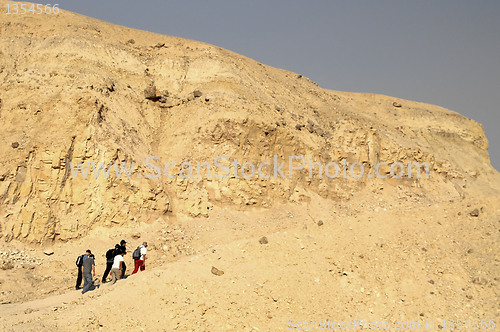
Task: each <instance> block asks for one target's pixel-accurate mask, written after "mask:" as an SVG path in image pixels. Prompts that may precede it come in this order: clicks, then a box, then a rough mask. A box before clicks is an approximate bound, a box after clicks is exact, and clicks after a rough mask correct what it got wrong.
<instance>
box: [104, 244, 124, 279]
mask: <svg viewBox="0 0 500 332" xmlns="http://www.w3.org/2000/svg"><path fill="white" fill-rule="evenodd" d="M119 250H120V245H119V244H117V245H115V247H114V248H113V249H109V250H108V251H107V252H106V270H105V271H104V275H103V276H102V283H103V284H104V283H105V282H106V278H107V277H108V274H109V272H110V271H111V268H112V267H113V261H114V259H115V256H116V255H118V253H119Z"/></svg>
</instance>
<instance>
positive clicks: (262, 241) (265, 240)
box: [259, 236, 269, 244]
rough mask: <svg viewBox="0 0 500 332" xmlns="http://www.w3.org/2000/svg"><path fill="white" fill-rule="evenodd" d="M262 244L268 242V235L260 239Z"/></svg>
mask: <svg viewBox="0 0 500 332" xmlns="http://www.w3.org/2000/svg"><path fill="white" fill-rule="evenodd" d="M259 243H260V244H268V243H269V241H268V240H267V237H265V236H263V237H261V238H260V239H259Z"/></svg>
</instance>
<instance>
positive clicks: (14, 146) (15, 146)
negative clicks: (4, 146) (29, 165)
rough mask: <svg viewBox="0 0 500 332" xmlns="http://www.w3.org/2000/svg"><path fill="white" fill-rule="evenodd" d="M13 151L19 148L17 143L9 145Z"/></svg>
mask: <svg viewBox="0 0 500 332" xmlns="http://www.w3.org/2000/svg"><path fill="white" fill-rule="evenodd" d="M11 146H12V148H13V149H17V148H18V147H19V142H14V143H12V144H11Z"/></svg>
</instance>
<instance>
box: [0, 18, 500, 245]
mask: <svg viewBox="0 0 500 332" xmlns="http://www.w3.org/2000/svg"><path fill="white" fill-rule="evenodd" d="M0 35H1V36H2V38H1V39H0V81H1V82H2V84H1V86H0V126H1V128H2V130H1V133H0V135H1V137H2V142H3V145H2V147H1V149H0V197H1V201H0V212H1V219H0V220H1V224H0V226H1V234H2V235H3V236H4V237H5V239H7V240H11V239H14V238H16V239H20V240H24V241H27V242H40V243H44V242H50V241H54V240H69V239H72V238H77V237H80V236H83V235H85V234H87V233H88V231H89V230H91V229H92V228H93V227H95V226H97V225H107V226H112V225H121V224H126V223H134V222H136V221H148V220H156V219H157V218H158V217H160V216H163V217H164V218H167V219H168V217H169V216H173V215H176V214H179V213H183V214H189V215H192V216H206V215H208V214H209V213H210V210H211V208H212V207H213V206H214V205H221V206H222V205H224V206H228V207H230V208H235V209H245V208H248V207H269V206H272V205H273V204H281V203H290V204H295V203H298V204H300V203H303V202H307V201H309V200H310V199H311V197H312V196H314V195H320V196H322V197H324V198H329V199H332V200H348V199H350V198H351V197H353V196H354V195H356V194H359V193H369V192H373V191H379V190H382V189H383V188H388V189H386V190H387V191H388V192H389V193H390V195H388V196H387V199H390V198H391V195H395V194H397V195H399V197H408V198H409V197H412V198H413V199H414V198H415V197H417V198H418V199H417V201H416V202H418V201H426V202H427V201H428V202H430V201H434V202H435V201H441V200H444V201H449V200H458V199H462V198H463V197H465V196H466V195H498V192H499V183H500V180H499V175H498V173H497V172H496V171H494V170H493V169H492V167H491V165H490V163H489V158H488V152H487V148H488V142H487V140H486V138H485V136H484V133H483V129H482V127H481V125H479V124H477V123H475V122H474V121H472V120H469V119H466V118H464V117H463V116H460V115H459V114H456V113H454V112H451V111H448V110H445V109H442V108H440V107H436V106H432V105H427V104H422V103H416V102H411V101H406V100H400V99H396V98H391V97H386V96H380V95H372V94H355V93H345V92H336V91H329V90H324V89H321V88H319V87H318V86H317V85H316V84H315V83H314V82H312V81H310V80H309V79H307V78H305V77H302V76H301V75H297V74H294V73H291V72H287V71H284V70H279V69H275V68H271V67H268V66H265V65H262V64H260V63H257V62H255V61H253V60H251V59H248V58H245V57H243V56H240V55H237V54H234V53H232V52H229V51H226V50H223V49H220V48H218V47H214V46H211V45H207V44H203V43H199V42H194V41H188V40H183V39H179V38H173V37H168V36H162V35H158V34H152V33H147V32H142V31H136V30H131V29H127V28H124V27H119V26H115V25H111V24H108V23H103V22H100V21H96V20H93V19H90V18H86V17H83V16H79V15H75V14H72V13H67V12H63V13H62V14H61V15H58V16H52V17H50V18H49V17H41V16H26V17H11V18H10V21H8V22H7V21H5V19H4V18H0ZM150 156H155V157H158V159H155V160H153V161H151V162H150V163H151V164H154V165H157V166H158V167H161V170H162V173H163V175H162V176H160V177H158V178H148V176H147V175H151V174H153V173H155V171H154V169H153V168H152V167H150V166H148V165H147V164H146V163H145V162H146V160H147V158H148V157H150ZM217 156H225V157H228V158H229V160H227V161H223V162H221V164H224V162H227V163H226V164H225V165H227V166H229V165H230V163H232V162H233V161H234V159H238V161H239V162H240V163H244V162H251V163H253V164H254V165H256V166H257V165H259V164H260V163H263V162H270V163H271V166H270V167H271V168H268V169H267V171H266V172H265V173H266V174H267V175H271V177H270V178H263V177H259V176H257V175H255V176H252V177H249V178H244V177H243V176H241V173H239V177H236V176H234V175H233V176H228V177H225V178H215V177H213V176H212V177H211V178H207V176H205V175H203V172H202V176H201V177H200V178H186V179H182V178H180V177H176V178H169V177H167V176H165V174H164V173H165V172H164V167H163V166H165V165H166V164H167V163H168V162H173V163H175V165H173V164H171V165H169V168H168V171H169V174H176V173H177V174H178V173H179V172H182V169H183V168H184V166H183V165H182V164H181V163H182V162H190V163H192V164H194V165H196V162H208V163H209V164H212V165H214V159H215V158H216V157H217ZM275 156H276V157H275ZM290 156H303V157H304V158H306V160H307V159H308V158H309V156H311V158H312V160H313V161H314V162H321V163H322V164H323V165H326V164H327V163H328V162H337V163H338V164H339V165H341V161H342V160H343V159H345V160H346V161H347V162H349V163H353V162H359V163H362V164H363V166H364V168H365V172H364V176H363V177H361V178H353V177H352V176H351V177H349V178H344V177H343V176H342V174H340V175H339V176H338V177H337V178H335V179H329V178H327V177H326V176H325V175H323V177H322V178H320V177H319V174H318V167H315V168H314V171H313V176H312V177H310V176H309V170H308V166H306V167H305V169H303V170H301V171H298V170H297V171H294V173H293V176H292V177H291V178H289V177H288V175H289V174H288V172H287V171H288V170H289V165H288V160H289V157H290ZM274 158H276V159H277V160H278V161H279V163H281V162H282V161H284V162H285V163H284V166H283V167H282V169H283V170H284V172H283V173H285V177H281V176H280V174H278V176H277V177H274V176H272V175H273V169H272V163H273V161H274ZM295 161H296V163H297V164H295V166H298V164H300V161H299V160H298V159H296V160H295ZM91 162H94V163H95V165H96V166H98V165H99V163H100V162H103V163H104V164H105V165H106V166H107V167H108V165H109V163H110V162H116V163H118V164H121V163H126V164H127V165H128V166H131V165H132V163H134V167H133V173H132V175H131V176H130V177H127V176H124V175H122V176H121V177H119V178H118V177H117V176H116V175H115V172H114V171H113V170H112V171H111V173H110V176H109V177H104V176H102V174H101V176H99V177H97V178H96V177H95V176H93V174H91V173H92V169H91V168H90V173H89V175H88V176H87V178H83V177H82V175H81V173H80V174H78V175H77V176H76V177H75V174H76V173H75V169H76V168H77V165H78V163H82V165H83V167H84V168H85V167H86V166H89V165H90V164H89V163H91ZM380 162H385V163H387V164H389V165H390V164H391V163H394V162H401V163H403V164H404V165H407V164H408V163H409V162H420V163H423V162H426V163H428V165H429V168H430V177H429V178H428V179H426V178H423V179H416V178H412V179H408V177H407V176H405V177H402V178H400V179H393V178H386V179H380V178H376V174H375V165H376V164H377V163H380ZM71 165H73V167H74V168H73V169H72V167H71ZM202 170H204V169H202ZM379 170H380V173H381V174H387V173H389V167H388V166H386V165H383V166H381V167H380V169H379ZM414 171H416V169H414ZM422 171H423V169H422ZM406 172H407V170H406ZM193 173H194V174H196V170H194V171H193ZM223 173H224V172H222V174H223ZM331 173H335V172H334V171H332V172H331ZM424 173H425V172H424ZM219 174H221V173H219ZM416 204H418V203H416Z"/></svg>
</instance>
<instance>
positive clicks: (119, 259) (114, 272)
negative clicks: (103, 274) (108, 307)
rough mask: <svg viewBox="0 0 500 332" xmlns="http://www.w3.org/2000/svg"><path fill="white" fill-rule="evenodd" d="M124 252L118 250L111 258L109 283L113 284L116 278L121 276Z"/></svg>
mask: <svg viewBox="0 0 500 332" xmlns="http://www.w3.org/2000/svg"><path fill="white" fill-rule="evenodd" d="M124 255H125V253H124V252H121V251H120V252H119V253H118V255H116V256H115V259H114V260H113V266H112V267H111V284H112V285H114V283H115V282H116V280H118V279H120V278H121V275H122V270H123V261H124V260H123V256H124Z"/></svg>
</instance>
